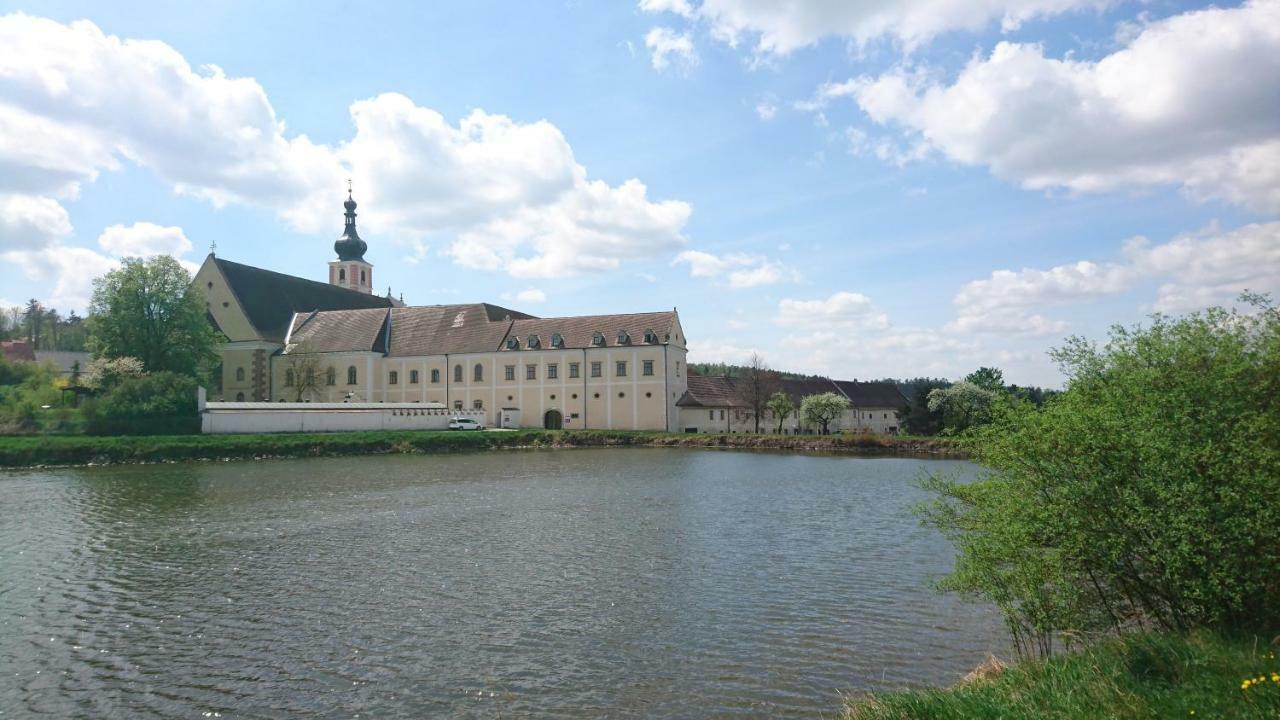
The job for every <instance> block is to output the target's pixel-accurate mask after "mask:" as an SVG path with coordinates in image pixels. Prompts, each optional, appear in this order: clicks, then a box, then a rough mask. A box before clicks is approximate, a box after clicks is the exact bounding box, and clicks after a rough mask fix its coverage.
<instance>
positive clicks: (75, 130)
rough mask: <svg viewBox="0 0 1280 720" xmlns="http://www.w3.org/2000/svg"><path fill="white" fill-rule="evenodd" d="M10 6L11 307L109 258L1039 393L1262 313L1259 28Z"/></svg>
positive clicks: (1263, 29)
mask: <svg viewBox="0 0 1280 720" xmlns="http://www.w3.org/2000/svg"><path fill="white" fill-rule="evenodd" d="M182 5H184V7H178V6H177V5H176V4H173V3H154V4H151V3H134V2H113V3H100V2H57V1H47V2H40V3H30V2H9V1H8V0H0V259H2V260H3V263H4V266H5V269H6V272H5V273H4V280H3V281H0V305H14V304H21V303H24V302H25V301H26V300H27V299H29V298H36V299H39V300H40V301H41V302H42V303H45V304H46V305H50V306H53V307H56V308H58V309H59V310H61V311H63V312H64V313H65V312H66V311H69V310H76V311H77V312H80V313H83V312H84V311H85V309H86V307H87V305H88V302H89V298H90V296H91V294H92V278H93V277H95V276H97V275H100V274H102V273H103V272H106V271H108V270H110V269H111V268H112V267H115V266H116V264H117V263H118V262H119V259H120V258H122V257H128V256H147V255H154V254H158V253H167V254H171V255H173V256H175V257H177V258H178V259H179V260H181V261H182V262H183V263H184V264H185V265H187V266H188V267H189V268H192V269H194V268H195V267H197V266H198V265H199V263H200V262H202V261H203V259H204V258H205V256H206V255H207V254H208V253H209V252H210V250H211V249H212V248H214V247H216V253H217V255H218V256H219V257H223V258H227V259H230V260H235V261H237V262H243V263H247V264H251V265H256V266H260V267H265V268H269V269H272V270H277V271H280V272H285V273H289V274H294V275H300V276H303V277H309V278H312V279H316V280H324V279H325V278H326V277H327V265H326V263H327V262H328V261H329V260H331V259H334V251H333V241H334V240H335V239H337V237H338V236H339V235H340V234H341V231H342V222H343V218H342V212H343V210H342V201H343V200H345V199H346V187H347V179H348V178H350V180H351V183H352V186H353V188H354V197H355V199H356V200H357V201H358V203H359V209H358V211H357V212H358V213H359V219H358V225H359V229H360V234H361V236H362V237H363V238H364V239H365V241H366V242H368V244H369V251H368V252H367V254H366V259H367V260H369V261H370V262H372V263H373V266H374V276H373V277H374V285H375V286H376V288H377V290H378V292H380V293H381V292H386V289H387V288H388V287H389V288H390V289H391V291H392V293H393V294H395V295H396V296H400V295H401V294H403V297H404V300H405V301H406V302H407V303H409V304H415V305H426V304H437V303H455V302H477V301H486V302H492V303H497V304H500V305H505V306H509V307H513V308H516V309H519V310H522V311H525V312H529V313H532V314H535V315H540V316H544V317H550V316H557V315H583V314H603V313H619V312H647V311H654V310H662V309H666V308H669V307H676V308H678V309H679V311H680V317H681V320H682V322H683V325H684V328H685V331H686V334H687V335H688V337H689V342H690V357H689V359H690V361H708V362H715V361H724V362H742V361H744V360H745V359H746V358H747V357H748V356H749V355H750V354H751V353H752V352H759V353H760V354H761V355H762V356H763V358H764V359H765V360H766V362H768V363H769V364H770V365H771V366H773V367H775V368H779V369H785V370H790V371H795V372H811V373H821V374H826V375H829V376H833V377H838V378H842V379H870V378H880V377H902V378H905V377H914V376H926V375H927V376H941V377H950V378H959V377H962V376H963V375H965V374H966V373H968V372H970V371H972V370H973V369H975V368H977V367H979V366H982V365H993V366H996V367H999V368H1001V369H1002V370H1003V371H1004V373H1005V378H1006V380H1007V381H1010V382H1014V383H1018V384H1036V385H1044V386H1059V385H1060V384H1061V383H1062V382H1063V378H1062V376H1061V375H1060V374H1059V371H1058V369H1057V368H1056V367H1055V365H1054V363H1053V362H1052V360H1051V359H1050V357H1049V355H1048V352H1049V350H1050V349H1051V348H1053V347H1055V346H1058V345H1060V344H1062V342H1063V339H1064V338H1066V337H1068V336H1071V335H1082V336H1085V337H1088V338H1093V339H1097V340H1103V339H1105V336H1106V333H1107V329H1108V327H1109V326H1111V325H1112V324H1115V323H1120V324H1125V325H1131V324H1133V323H1137V322H1141V321H1143V320H1144V318H1146V317H1148V316H1149V315H1150V314H1151V313H1155V312H1163V313H1168V314H1175V315H1176V314H1182V313H1185V312H1189V311H1193V310H1195V309H1197V308H1202V307H1205V306H1207V305H1212V304H1222V305H1229V304H1231V303H1232V302H1233V301H1234V299H1235V298H1236V297H1237V296H1238V295H1239V293H1240V292H1241V291H1242V290H1244V289H1249V290H1253V291H1257V292H1272V293H1276V292H1277V291H1280V0H1256V1H1254V2H1245V3H1225V4H1220V5H1207V4H1200V3H1183V2H1168V1H1165V0H1149V1H1147V2H1123V1H1120V0H1114V1H1112V0H861V1H860V2H845V3H839V2H836V3H833V2H822V1H819V0H810V1H806V0H791V1H790V2H785V3H783V2H774V1H772V0H702V1H701V2H698V0H640V2H638V3H635V2H630V3H628V2H616V3H606V2H584V1H580V0H575V1H572V2H558V3H557V2H543V3H498V2H485V1H483V0H477V1H474V2H467V3H418V2H404V3H397V2H384V3H354V2H343V3H332V2H316V1H308V2H283V1H282V2H272V3H256V2H207V3H203V4H198V5H195V4H182Z"/></svg>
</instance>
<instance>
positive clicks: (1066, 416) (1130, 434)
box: [922, 295, 1280, 653]
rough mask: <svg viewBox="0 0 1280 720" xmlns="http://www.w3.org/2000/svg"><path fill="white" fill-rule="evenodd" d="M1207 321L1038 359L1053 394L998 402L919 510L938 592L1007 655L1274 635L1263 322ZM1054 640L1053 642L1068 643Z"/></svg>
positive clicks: (1147, 330) (1273, 472) (1279, 503)
mask: <svg viewBox="0 0 1280 720" xmlns="http://www.w3.org/2000/svg"><path fill="white" fill-rule="evenodd" d="M1244 299H1245V300H1246V301H1248V302H1250V303H1252V304H1253V305H1254V308H1253V309H1254V312H1238V311H1227V310H1224V309H1221V308H1212V309H1209V310H1207V311H1204V312H1201V313H1195V314H1192V315H1189V316H1187V317H1185V318H1182V319H1176V320H1175V319H1170V318H1167V317H1164V316H1161V315H1156V316H1153V317H1152V319H1151V322H1150V324H1149V325H1147V326H1146V327H1142V326H1138V327H1134V328H1123V327H1119V326H1117V327H1114V328H1112V330H1111V334H1110V339H1109V341H1108V342H1107V343H1106V344H1105V346H1103V347H1101V348H1099V347H1098V346H1096V345H1095V344H1093V343H1091V342H1089V341H1086V340H1084V339H1082V338H1071V339H1069V340H1068V341H1067V343H1066V344H1065V345H1064V346H1063V347H1061V348H1059V349H1057V350H1055V351H1054V358H1055V359H1056V360H1057V361H1058V363H1059V365H1060V366H1061V368H1062V371H1063V374H1064V375H1066V377H1067V378H1068V382H1067V389H1066V390H1065V391H1064V392H1062V393H1060V394H1058V395H1057V396H1056V397H1054V398H1053V399H1051V400H1049V401H1048V402H1046V403H1045V405H1044V406H1043V407H1042V408H1037V407H1036V406H1035V405H1034V404H1032V403H1030V402H1026V401H1018V400H1016V399H1013V398H1010V397H1007V396H1006V397H1003V398H1002V399H1001V401H1000V403H998V404H997V406H996V408H995V410H996V412H995V413H994V419H993V422H992V423H991V424H990V425H987V426H985V427H981V428H977V429H976V430H975V431H974V432H973V433H971V434H970V435H969V436H968V437H967V438H966V439H964V440H962V442H963V443H964V445H965V446H966V447H967V448H968V449H970V450H971V451H972V452H973V454H974V457H975V458H976V459H977V460H978V461H979V462H981V463H982V464H983V465H984V466H986V468H988V470H989V473H988V475H987V476H986V477H985V478H983V479H981V480H979V481H977V482H971V483H965V482H959V481H950V480H947V479H944V478H937V477H935V478H933V479H932V480H930V481H929V482H928V483H927V485H928V486H929V487H930V488H931V489H933V490H935V491H936V492H938V493H939V496H938V499H937V501H936V502H935V503H933V504H932V505H930V506H928V507H926V508H923V509H922V512H923V514H924V517H925V519H926V521H927V522H929V524H931V525H933V526H935V527H937V528H939V529H941V530H942V531H943V532H944V534H946V535H947V536H948V537H949V538H950V539H951V540H952V541H953V542H954V543H955V545H956V548H957V551H958V557H957V561H956V565H955V571H954V572H953V573H952V574H951V575H950V576H949V577H948V578H947V579H946V580H945V581H944V583H943V587H944V588H946V589H950V590H954V591H958V592H963V593H966V594H968V595H972V596H976V597H979V598H983V599H986V600H988V601H991V602H994V603H995V604H996V605H997V606H998V607H1000V609H1001V610H1002V611H1003V612H1004V614H1005V618H1006V620H1007V621H1008V624H1009V626H1010V629H1011V630H1012V631H1013V634H1014V638H1015V640H1017V641H1018V644H1019V646H1020V647H1021V648H1022V649H1023V650H1024V651H1028V650H1030V651H1038V652H1041V653H1046V652H1051V651H1052V650H1053V647H1054V643H1055V640H1056V639H1068V638H1071V637H1079V636H1080V635H1081V634H1082V633H1090V632H1093V633H1098V634H1102V633H1114V632H1120V631H1124V630H1127V629H1130V628H1135V627H1155V628H1161V629H1172V630H1179V631H1185V630H1192V629H1196V628H1205V627H1207V628H1211V629H1215V630H1219V631H1225V632H1231V631H1255V632H1256V631H1259V630H1261V631H1264V632H1268V633H1273V632H1274V631H1275V630H1276V629H1280V603H1277V602H1276V590H1277V587H1278V585H1277V582H1278V580H1277V578H1280V553H1276V552H1274V549H1275V548H1277V547H1280V485H1277V483H1276V478H1278V477H1280V442H1277V438H1280V311H1277V309H1276V308H1274V307H1273V306H1272V305H1271V304H1270V302H1269V300H1268V299H1267V298H1264V297H1259V296H1253V295H1246V296H1245V297H1244ZM1064 631H1070V632H1069V633H1067V632H1064Z"/></svg>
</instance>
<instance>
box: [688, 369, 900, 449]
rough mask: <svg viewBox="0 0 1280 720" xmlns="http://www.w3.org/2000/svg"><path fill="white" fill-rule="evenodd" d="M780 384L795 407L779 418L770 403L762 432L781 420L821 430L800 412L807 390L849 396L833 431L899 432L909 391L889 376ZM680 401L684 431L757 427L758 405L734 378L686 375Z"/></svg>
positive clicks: (785, 426)
mask: <svg viewBox="0 0 1280 720" xmlns="http://www.w3.org/2000/svg"><path fill="white" fill-rule="evenodd" d="M779 385H780V390H781V391H782V392H785V393H786V394H787V395H788V397H790V398H791V402H792V404H793V405H795V407H796V410H795V411H794V412H792V413H790V414H789V415H787V416H786V417H785V418H782V422H781V423H779V422H778V418H777V417H775V416H774V415H773V413H771V412H769V410H767V409H766V410H765V411H764V413H763V414H762V416H761V418H760V432H762V433H775V432H778V428H779V425H781V429H782V433H783V434H787V435H795V434H809V433H814V432H817V428H815V427H811V426H810V425H809V424H808V423H806V422H805V421H804V419H803V418H802V417H801V415H800V403H801V401H802V400H804V398H805V397H807V396H809V395H820V394H822V393H835V394H837V395H840V396H841V397H843V398H845V399H846V400H847V401H848V402H849V408H848V409H847V410H845V411H844V413H843V414H842V415H841V416H840V417H839V418H837V419H835V420H833V421H832V422H831V423H830V424H829V426H828V430H829V431H831V432H841V433H874V434H880V435H896V434H897V433H898V427H899V423H898V411H899V410H901V409H902V408H904V407H906V405H907V398H906V396H904V395H903V394H902V392H901V391H900V390H898V387H897V385H895V384H893V383H891V382H857V381H852V380H828V379H826V378H812V379H807V380H799V379H783V380H780V381H779ZM676 405H677V406H678V407H679V409H680V429H681V430H682V431H684V432H701V433H752V432H755V428H756V423H755V416H754V410H753V409H752V408H751V407H750V406H749V405H748V404H747V403H744V402H743V401H742V399H741V395H740V393H739V392H738V387H737V382H736V380H735V379H734V378H731V377H726V376H712V377H704V376H701V375H693V376H691V377H689V378H688V391H687V392H686V393H685V395H684V396H683V397H681V398H680V399H679V400H678V401H677V402H676Z"/></svg>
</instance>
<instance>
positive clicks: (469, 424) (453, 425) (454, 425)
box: [449, 417, 484, 430]
mask: <svg viewBox="0 0 1280 720" xmlns="http://www.w3.org/2000/svg"><path fill="white" fill-rule="evenodd" d="M449 429H450V430H483V429H484V425H481V424H480V422H479V421H478V420H473V419H471V418H464V417H456V418H450V419H449Z"/></svg>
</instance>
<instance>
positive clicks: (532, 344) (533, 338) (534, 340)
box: [528, 335, 542, 350]
mask: <svg viewBox="0 0 1280 720" xmlns="http://www.w3.org/2000/svg"><path fill="white" fill-rule="evenodd" d="M528 343H529V349H530V350H537V349H538V348H540V347H542V340H541V339H539V338H538V336H537V335H530V336H529V340H528Z"/></svg>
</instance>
